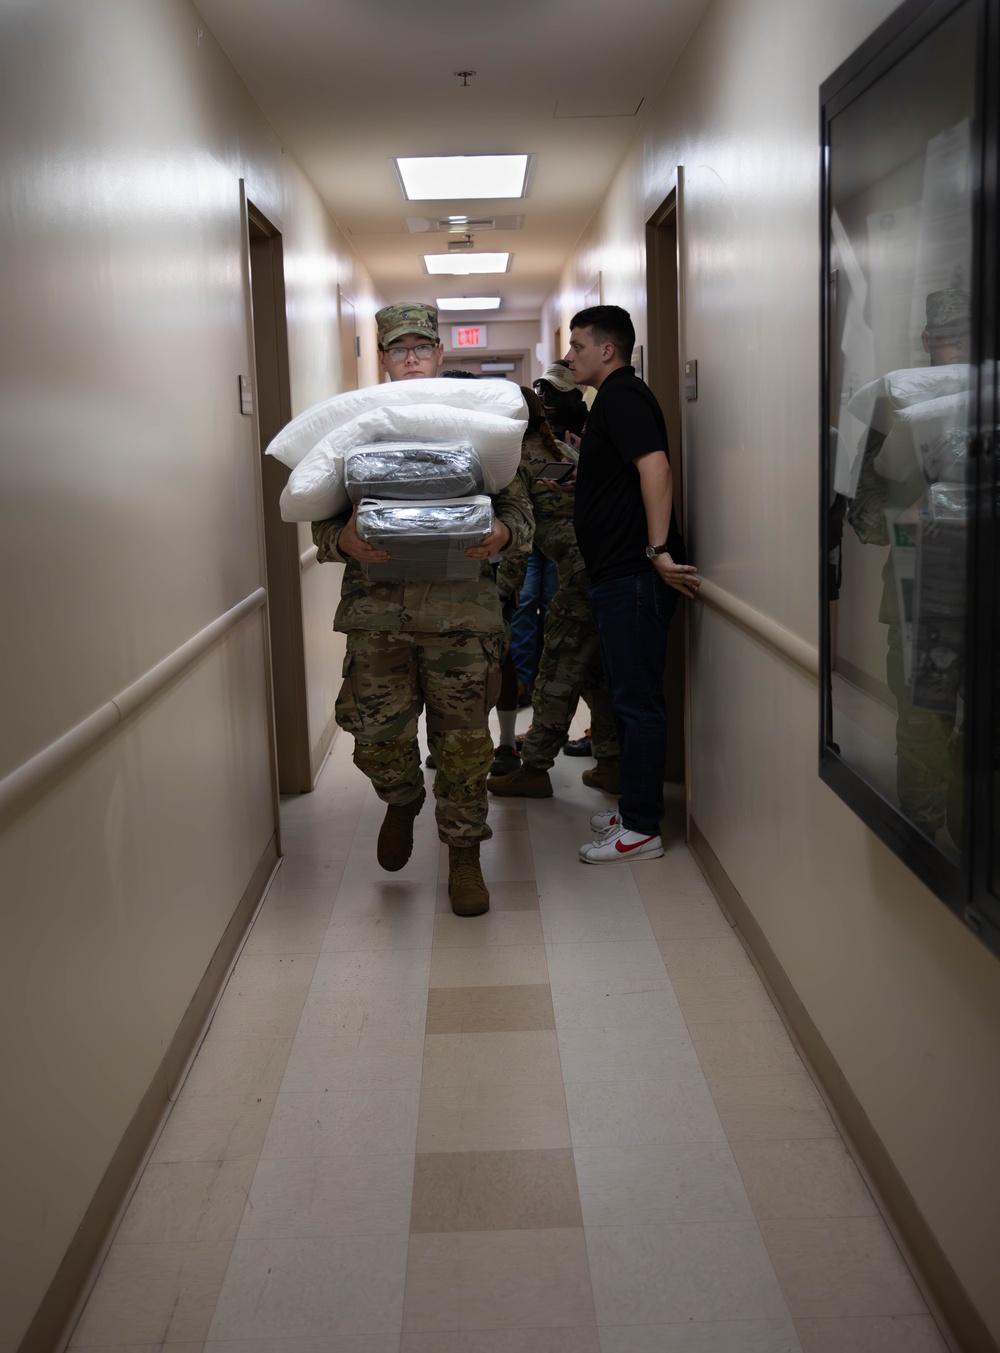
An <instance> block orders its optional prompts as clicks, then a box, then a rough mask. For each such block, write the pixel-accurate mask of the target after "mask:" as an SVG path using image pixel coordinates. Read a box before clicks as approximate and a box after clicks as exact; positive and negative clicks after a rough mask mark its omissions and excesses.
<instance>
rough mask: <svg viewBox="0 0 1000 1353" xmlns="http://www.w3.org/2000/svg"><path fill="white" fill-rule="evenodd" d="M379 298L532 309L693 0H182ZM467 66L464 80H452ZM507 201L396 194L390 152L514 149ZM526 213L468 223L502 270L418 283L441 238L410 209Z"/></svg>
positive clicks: (691, 16) (607, 173)
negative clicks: (515, 181)
mask: <svg viewBox="0 0 1000 1353" xmlns="http://www.w3.org/2000/svg"><path fill="white" fill-rule="evenodd" d="M196 4H197V7H198V9H199V11H200V13H201V14H202V17H203V18H204V20H205V22H206V23H207V25H208V27H209V28H210V29H211V31H212V33H213V34H214V35H215V37H216V38H217V39H218V41H219V42H220V43H221V45H222V47H223V48H224V50H225V51H226V53H227V54H228V56H229V58H230V60H231V61H232V62H233V64H234V66H235V67H236V69H237V70H238V71H239V73H240V75H241V76H242V78H243V80H244V81H245V83H246V84H247V86H248V88H249V90H250V92H251V94H252V95H253V97H254V99H255V100H256V102H257V103H258V104H259V106H260V107H261V108H262V109H263V111H264V113H265V114H266V116H267V117H268V118H269V119H270V121H271V122H272V124H273V125H274V127H275V129H276V130H277V132H278V134H279V136H280V137H281V139H282V142H283V143H284V145H285V146H286V148H287V149H288V151H289V153H290V154H292V155H294V156H295V158H296V159H297V160H298V162H299V163H300V164H301V165H302V166H303V168H304V169H305V171H306V173H307V174H308V175H309V177H310V179H311V180H312V182H313V183H314V184H315V185H316V187H317V189H318V190H319V192H320V194H321V196H322V197H323V199H324V201H325V202H326V204H327V206H328V208H329V210H330V212H331V214H332V215H333V216H334V218H335V219H336V220H337V222H338V224H339V225H340V227H341V229H342V230H343V231H344V233H345V234H346V235H347V237H348V239H349V240H350V241H351V244H352V245H353V247H354V249H355V250H356V251H357V253H358V254H359V256H360V257H361V259H362V260H363V262H364V263H365V265H366V267H367V268H368V270H369V272H370V273H371V274H372V276H373V278H374V280H375V284H376V288H377V290H378V291H379V292H380V293H381V295H382V297H384V298H386V299H389V298H402V297H404V296H405V298H406V299H409V300H434V298H435V297H437V296H445V295H451V296H461V295H467V296H473V295H481V294H492V295H497V294H499V295H500V296H501V297H502V298H503V302H502V305H501V308H500V310H499V312H494V318H497V319H504V318H507V319H534V318H537V316H538V315H539V313H540V311H541V307H542V303H543V301H544V300H545V298H546V296H548V294H549V293H550V292H551V291H552V289H553V287H554V286H555V285H556V282H557V280H558V276H559V273H560V271H561V269H562V266H563V264H564V263H565V261H566V258H567V257H568V255H569V253H570V251H571V249H572V248H573V245H574V244H575V243H576V241H577V239H578V238H579V236H580V234H581V232H582V231H583V229H584V227H585V226H586V224H587V222H588V220H589V219H590V217H591V216H592V214H593V212H594V211H595V209H596V207H597V206H598V204H599V202H600V200H601V198H602V196H603V195H604V193H605V192H606V190H607V188H608V185H609V183H610V181H611V178H612V176H613V174H614V171H615V169H616V167H617V166H618V164H619V163H620V161H621V159H622V157H623V156H624V154H625V151H626V149H627V147H628V145H629V143H630V141H631V140H632V138H633V136H634V135H635V133H636V130H637V128H638V125H639V122H640V120H641V118H642V115H643V112H644V109H645V103H647V102H648V100H649V98H650V97H651V95H652V94H653V93H654V92H655V91H656V90H657V89H658V88H659V87H660V86H661V85H662V83H663V82H664V80H665V78H666V76H667V74H668V72H669V70H670V68H671V66H672V65H673V64H674V62H675V60H676V59H677V56H678V54H679V52H680V51H681V49H682V48H683V46H684V44H685V42H686V41H687V38H688V37H689V35H690V33H691V32H692V30H693V28H694V26H695V24H696V23H697V21H698V18H699V17H700V15H701V13H702V11H703V10H704V9H705V7H706V4H707V0H280V3H276V2H275V0H196ZM458 70H473V71H475V72H476V75H475V76H474V77H471V78H470V80H469V85H468V87H467V88H463V87H462V81H461V80H460V79H458V78H457V77H456V76H455V75H454V73H453V72H455V71H458ZM524 152H527V153H529V154H531V155H532V156H533V157H534V159H533V161H532V168H531V171H530V177H529V182H528V190H527V195H526V197H525V198H524V199H521V200H518V201H511V200H493V201H490V200H483V199H477V200H469V199H466V200H464V201H462V202H441V201H439V202H407V201H406V200H405V199H404V197H403V193H402V189H401V187H400V184H399V180H398V178H397V176H396V173H395V169H394V166H393V164H392V157H393V156H396V155H463V154H464V155H470V154H499V153H524ZM458 214H468V215H473V216H480V217H481V216H506V217H510V216H512V215H516V216H521V217H523V224H522V225H521V227H520V228H519V229H503V230H501V229H498V230H492V231H487V230H484V231H482V232H478V233H476V235H475V249H476V251H481V252H487V251H489V252H492V251H494V250H509V251H510V252H511V253H512V255H513V257H512V260H511V267H510V271H509V272H508V273H507V274H505V275H503V276H486V277H454V278H450V277H438V278H434V277H429V276H428V275H427V274H426V272H425V271H424V266H423V262H422V255H423V254H424V253H445V252H447V247H448V245H447V241H448V236H447V235H445V234H440V233H433V234H414V233H411V231H410V229H409V228H408V226H407V222H406V218H407V217H415V218H424V219H426V220H428V221H434V220H436V219H437V218H439V217H442V216H448V215H458Z"/></svg>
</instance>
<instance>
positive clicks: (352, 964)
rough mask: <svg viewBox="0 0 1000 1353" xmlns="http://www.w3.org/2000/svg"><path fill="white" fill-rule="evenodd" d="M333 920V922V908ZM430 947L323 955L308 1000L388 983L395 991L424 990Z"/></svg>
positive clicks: (334, 916)
mask: <svg viewBox="0 0 1000 1353" xmlns="http://www.w3.org/2000/svg"><path fill="white" fill-rule="evenodd" d="M333 920H334V921H336V920H337V912H336V909H334V913H333ZM430 964H431V950H430V944H428V945H427V946H426V947H424V948H423V949H392V948H390V949H349V950H347V951H346V952H344V953H323V954H321V955H320V957H319V959H318V960H317V963H316V973H315V976H314V978H313V985H312V990H311V991H310V993H309V995H310V998H311V999H319V998H321V997H322V996H323V994H324V993H325V992H334V993H338V992H342V991H359V992H364V991H366V990H368V989H369V987H371V986H372V985H377V984H380V983H389V984H391V985H392V986H394V987H395V988H396V990H397V991H410V990H412V989H414V988H419V987H421V986H422V987H423V988H424V990H425V991H426V989H427V977H428V974H429V972H430Z"/></svg>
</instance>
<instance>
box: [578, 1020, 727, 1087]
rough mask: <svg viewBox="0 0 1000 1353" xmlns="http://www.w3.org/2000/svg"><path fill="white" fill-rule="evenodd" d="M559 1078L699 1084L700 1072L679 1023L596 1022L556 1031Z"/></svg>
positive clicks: (685, 1030)
mask: <svg viewBox="0 0 1000 1353" xmlns="http://www.w3.org/2000/svg"><path fill="white" fill-rule="evenodd" d="M558 1038H559V1055H560V1057H561V1059H562V1068H563V1079H564V1080H565V1082H566V1084H567V1085H568V1084H569V1083H570V1082H571V1081H624V1080H649V1081H657V1080H660V1081H675V1080H681V1079H684V1080H692V1079H693V1080H696V1081H699V1082H703V1081H704V1079H705V1075H704V1072H703V1071H702V1069H701V1063H700V1062H699V1061H698V1054H697V1053H696V1052H695V1050H694V1044H693V1043H692V1042H691V1038H690V1036H689V1034H688V1031H687V1028H686V1027H684V1026H683V1025H678V1024H676V1023H672V1024H671V1025H670V1026H669V1027H668V1028H666V1029H664V1028H660V1029H657V1028H655V1027H654V1028H652V1029H645V1030H634V1029H629V1028H616V1029H606V1028H602V1027H601V1026H600V1025H598V1026H597V1027H585V1028H565V1027H564V1028H561V1029H559V1031H558Z"/></svg>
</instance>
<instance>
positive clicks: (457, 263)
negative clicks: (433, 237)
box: [424, 254, 510, 277]
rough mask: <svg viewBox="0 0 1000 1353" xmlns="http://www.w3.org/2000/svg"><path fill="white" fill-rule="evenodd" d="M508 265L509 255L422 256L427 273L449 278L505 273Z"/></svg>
mask: <svg viewBox="0 0 1000 1353" xmlns="http://www.w3.org/2000/svg"><path fill="white" fill-rule="evenodd" d="M509 265H510V254H424V266H425V267H426V269H427V271H428V272H429V273H447V274H448V276H450V277H467V276H468V275H469V274H470V273H474V272H506V271H507V268H508V266H509Z"/></svg>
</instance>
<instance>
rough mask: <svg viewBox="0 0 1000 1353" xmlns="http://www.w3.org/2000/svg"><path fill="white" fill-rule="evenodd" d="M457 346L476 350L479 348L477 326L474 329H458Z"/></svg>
mask: <svg viewBox="0 0 1000 1353" xmlns="http://www.w3.org/2000/svg"><path fill="white" fill-rule="evenodd" d="M458 346H459V347H460V348H478V347H479V326H478V325H477V326H476V327H475V328H474V329H459V331H458Z"/></svg>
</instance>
